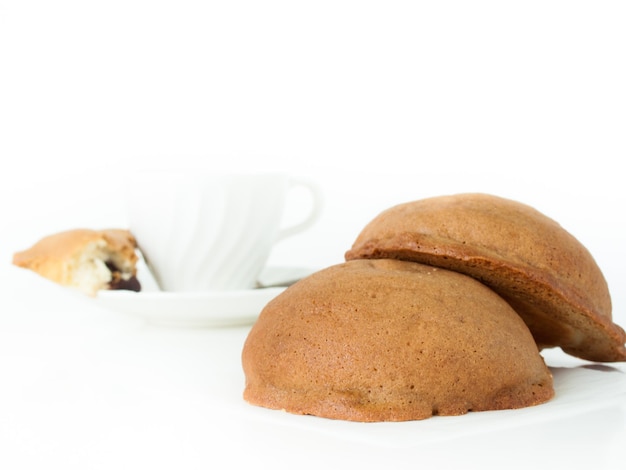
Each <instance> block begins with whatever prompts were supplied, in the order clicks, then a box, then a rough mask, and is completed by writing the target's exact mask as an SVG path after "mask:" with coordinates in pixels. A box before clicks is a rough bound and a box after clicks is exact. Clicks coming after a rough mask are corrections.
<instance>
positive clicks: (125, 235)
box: [13, 229, 138, 294]
mask: <svg viewBox="0 0 626 470" xmlns="http://www.w3.org/2000/svg"><path fill="white" fill-rule="evenodd" d="M136 248H137V243H136V241H135V238H134V237H133V235H132V234H131V233H130V232H129V231H128V230H123V229H106V230H90V229H74V230H67V231H63V232H58V233H55V234H52V235H48V236H46V237H44V238H42V239H41V240H39V241H38V242H36V243H35V244H34V245H33V246H31V247H30V248H28V249H26V250H24V251H20V252H17V253H15V254H14V255H13V264H15V265H16V266H19V267H22V268H26V269H30V270H32V271H34V272H36V273H38V274H39V275H41V276H43V277H45V278H47V279H50V280H51V281H54V282H56V283H58V284H61V285H64V286H73V287H78V284H81V286H80V288H82V289H83V290H85V289H86V291H87V293H89V294H94V293H95V291H97V290H98V289H100V288H106V287H105V286H104V285H95V284H94V285H93V286H88V287H85V285H84V282H83V281H84V280H83V279H78V277H79V276H82V275H84V270H81V268H83V267H84V264H85V263H91V262H93V261H94V258H98V259H99V261H102V262H103V263H104V262H106V261H109V260H111V261H112V262H113V263H114V264H115V265H116V267H117V268H118V269H119V272H115V273H113V277H118V278H119V276H120V272H121V273H123V274H124V275H125V277H126V275H127V276H131V277H134V276H136V274H137V268H136V264H137V260H138V256H137V253H136ZM100 258H101V259H100ZM83 277H84V276H83ZM109 277H111V276H109ZM94 282H95V281H94ZM98 282H99V280H98ZM107 282H108V281H107Z"/></svg>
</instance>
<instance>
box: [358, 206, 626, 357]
mask: <svg viewBox="0 0 626 470" xmlns="http://www.w3.org/2000/svg"><path fill="white" fill-rule="evenodd" d="M358 258H395V259H401V260H408V261H415V262H419V263H425V264H429V265H432V266H439V267H443V268H447V269H450V270H454V271H458V272H461V273H464V274H467V275H470V276H473V277H474V278H476V279H479V280H480V281H482V282H484V283H485V284H487V285H488V286H490V287H491V288H492V289H494V290H495V291H496V292H497V293H498V294H500V295H501V296H502V297H504V298H505V299H506V300H507V301H508V302H509V303H510V304H511V305H512V306H513V307H514V308H515V310H516V311H517V312H518V313H519V315H520V316H521V317H522V318H523V319H524V321H525V322H526V323H527V325H528V326H529V328H530V330H531V332H532V333H533V336H534V337H535V340H536V341H537V344H538V345H539V347H540V348H545V347H554V346H560V347H561V348H562V349H563V350H564V351H565V352H567V353H569V354H571V355H573V356H577V357H580V358H583V359H588V360H592V361H600V362H612V361H624V360H626V348H624V342H625V341H626V335H625V333H624V330H623V329H622V328H621V327H619V326H618V325H616V324H614V323H613V321H612V316H611V298H610V295H609V290H608V287H607V283H606V281H605V279H604V276H603V275H602V272H601V271H600V268H599V267H598V265H597V264H596V262H595V260H594V259H593V257H592V256H591V254H590V253H589V252H588V251H587V249H586V248H585V247H584V246H583V245H582V244H581V243H580V242H579V241H578V240H576V239H575V238H574V237H573V236H572V235H570V234H569V233H568V232H567V231H566V230H564V229H563V228H562V227H561V226H560V225H559V224H558V223H556V222H555V221H554V220H552V219H550V218H549V217H547V216H545V215H543V214H542V213H540V212H538V211H537V210H535V209H533V208H532V207H529V206H527V205H524V204H521V203H519V202H516V201H511V200H508V199H503V198H500V197H496V196H491V195H486V194H459V195H453V196H441V197H435V198H429V199H423V200H419V201H415V202H409V203H405V204H400V205H398V206H395V207H392V208H390V209H388V210H386V211H384V212H382V213H381V214H380V215H378V216H377V217H376V218H374V219H373V220H372V221H371V222H370V223H369V224H368V225H367V226H366V227H365V228H364V229H363V231H362V232H361V233H360V234H359V236H358V237H357V239H356V241H355V242H354V244H353V246H352V249H351V250H349V251H348V252H347V253H346V259H347V260H352V259H358Z"/></svg>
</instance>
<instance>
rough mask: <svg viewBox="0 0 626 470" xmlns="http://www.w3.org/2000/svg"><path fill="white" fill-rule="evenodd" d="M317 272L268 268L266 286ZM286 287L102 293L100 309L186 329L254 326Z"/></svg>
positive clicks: (99, 294)
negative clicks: (265, 309)
mask: <svg viewBox="0 0 626 470" xmlns="http://www.w3.org/2000/svg"><path fill="white" fill-rule="evenodd" d="M311 272H313V270H312V269H306V268H277V267H274V268H268V269H266V271H265V272H264V273H263V275H262V276H261V279H260V280H261V282H262V283H264V284H266V285H271V284H274V283H278V282H282V281H292V280H294V279H298V278H301V277H304V276H305V275H307V274H310V273H311ZM142 285H144V284H143V283H142ZM285 289H286V287H265V288H259V289H248V290H236V291H223V292H161V291H153V290H148V291H142V292H132V291H124V290H117V291H100V292H99V293H98V295H97V296H96V298H95V301H96V303H98V304H99V305H100V306H102V307H105V308H108V309H111V310H115V311H118V312H122V313H126V314H130V315H135V316H139V317H141V318H143V319H145V320H147V321H149V322H150V323H154V324H159V325H167V326H184V327H219V326H240V325H250V324H252V323H254V321H255V320H256V319H257V317H258V316H259V313H261V310H263V307H265V305H266V304H267V303H268V302H269V301H270V300H272V299H273V298H274V297H276V296H277V295H278V294H280V293H281V292H283V291H284V290H285Z"/></svg>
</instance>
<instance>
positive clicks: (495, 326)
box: [242, 260, 554, 422]
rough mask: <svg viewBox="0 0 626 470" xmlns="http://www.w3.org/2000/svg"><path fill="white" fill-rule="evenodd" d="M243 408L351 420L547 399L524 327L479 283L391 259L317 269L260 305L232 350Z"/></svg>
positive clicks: (542, 372)
mask: <svg viewBox="0 0 626 470" xmlns="http://www.w3.org/2000/svg"><path fill="white" fill-rule="evenodd" d="M242 364H243V370H244V373H245V378H246V382H245V390H244V399H245V400H246V401H248V402H249V403H251V404H253V405H258V406H262V407H266V408H271V409H279V410H286V411H288V412H290V413H295V414H308V415H316V416H321V417H325V418H332V419H341V420H350V421H364V422H366V421H370V422H371V421H406V420H419V419H425V418H428V417H430V416H432V415H460V414H464V413H467V412H468V411H481V410H499V409H512V408H521V407H527V406H532V405H537V404H540V403H543V402H546V401H548V400H549V399H550V398H551V397H552V396H553V395H554V389H553V382H552V376H551V374H550V371H549V370H548V368H547V367H546V365H545V363H544V361H543V358H542V357H541V355H540V354H539V351H538V349H537V345H536V344H535V342H534V341H533V337H532V335H531V334H530V332H529V330H528V327H527V326H526V325H525V324H524V322H523V321H522V320H521V318H520V317H519V316H518V315H517V314H516V313H515V311H514V310H513V309H512V308H511V307H510V306H509V305H508V304H507V303H506V302H505V301H504V300H503V299H502V298H501V297H499V296H498V295H497V294H495V293H494V292H493V291H492V290H491V289H489V288H487V287H486V286H484V285H483V284H481V283H480V282H478V281H476V280H474V279H472V278H471V277H469V276H465V275H462V274H459V273H455V272H452V271H448V270H444V269H438V268H434V267H431V266H426V265H422V264H419V263H412V262H404V261H397V260H355V261H349V262H346V263H343V264H339V265H335V266H331V267H329V268H326V269H323V270H321V271H318V272H316V273H314V274H312V275H310V276H308V277H306V278H304V279H302V280H300V281H299V282H297V283H296V284H294V285H292V286H291V287H289V288H288V289H287V290H285V291H284V292H283V293H281V294H280V295H278V296H277V297H275V298H274V299H273V300H272V301H270V302H269V303H268V304H267V305H266V307H265V308H264V309H263V310H262V312H261V314H260V315H259V318H258V320H257V321H256V323H255V324H254V325H253V327H252V329H251V330H250V333H249V335H248V337H247V339H246V341H245V344H244V348H243V351H242Z"/></svg>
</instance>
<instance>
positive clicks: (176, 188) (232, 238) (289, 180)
mask: <svg viewBox="0 0 626 470" xmlns="http://www.w3.org/2000/svg"><path fill="white" fill-rule="evenodd" d="M294 186H304V187H305V188H307V189H308V190H309V191H310V192H311V194H312V197H313V204H312V208H311V209H310V211H309V213H308V214H307V215H306V216H305V217H303V220H302V221H301V222H299V223H298V224H296V225H295V226H291V227H281V223H282V220H283V210H284V207H285V202H286V198H287V197H288V195H289V190H290V188H292V187H294ZM127 202H128V204H127V206H128V220H129V229H130V231H131V232H132V233H133V235H134V236H135V238H136V239H137V243H138V244H139V247H140V249H141V251H142V252H143V254H144V256H145V258H146V262H147V263H148V265H149V266H150V268H151V271H152V272H153V274H154V276H155V278H156V281H157V283H158V284H159V286H160V288H161V289H162V290H165V291H177V292H182V291H184V292H192V291H224V290H235V289H250V288H253V287H254V286H255V284H256V282H257V279H258V276H259V274H260V272H261V270H262V269H263V267H264V266H265V263H266V261H267V258H268V257H269V254H270V251H271V249H272V246H273V245H274V243H275V242H276V241H278V240H280V239H282V238H285V237H287V236H291V235H295V234H296V233H300V232H302V231H303V230H306V229H307V228H308V227H310V226H311V225H312V224H313V223H314V222H315V220H316V219H317V218H318V215H319V211H320V209H321V196H320V193H319V190H318V188H317V187H316V185H315V184H314V183H312V182H310V181H306V180H301V179H297V178H294V177H291V176H289V175H286V174H283V173H234V172H230V173H189V172H176V173H172V172H149V173H145V174H141V175H138V176H137V177H136V179H135V180H134V182H133V183H132V184H131V185H130V187H129V190H128V201H127Z"/></svg>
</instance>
